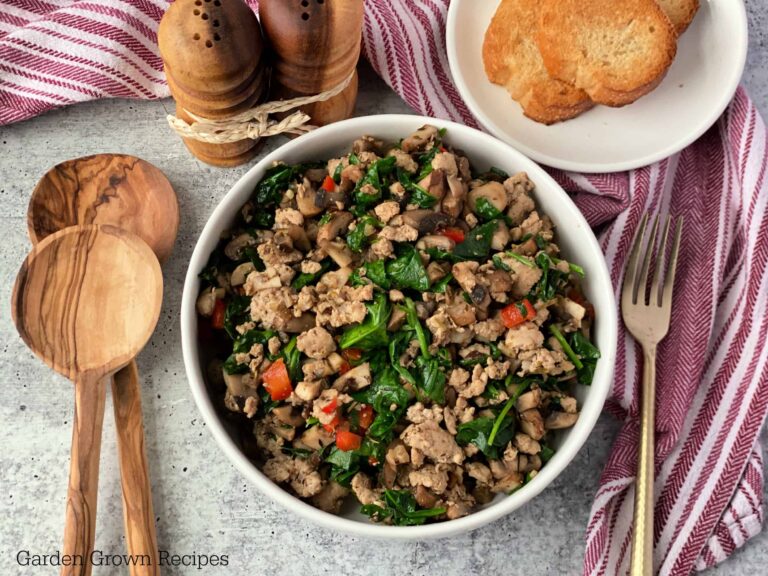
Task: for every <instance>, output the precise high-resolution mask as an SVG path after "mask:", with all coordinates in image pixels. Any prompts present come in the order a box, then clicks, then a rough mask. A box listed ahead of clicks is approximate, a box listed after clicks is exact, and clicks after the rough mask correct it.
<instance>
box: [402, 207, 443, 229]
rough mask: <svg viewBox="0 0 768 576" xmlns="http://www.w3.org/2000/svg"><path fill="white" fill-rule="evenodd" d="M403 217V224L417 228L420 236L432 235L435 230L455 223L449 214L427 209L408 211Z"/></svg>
mask: <svg viewBox="0 0 768 576" xmlns="http://www.w3.org/2000/svg"><path fill="white" fill-rule="evenodd" d="M402 217H403V223H404V224H407V225H408V226H412V227H413V228H416V229H417V230H418V231H419V234H432V233H433V232H434V231H435V230H438V229H440V228H445V227H446V226H450V225H452V224H453V222H454V219H453V218H451V217H450V216H448V215H447V214H443V213H442V212H435V211H434V210H428V209H426V208H421V209H418V210H406V211H405V212H403V214H402Z"/></svg>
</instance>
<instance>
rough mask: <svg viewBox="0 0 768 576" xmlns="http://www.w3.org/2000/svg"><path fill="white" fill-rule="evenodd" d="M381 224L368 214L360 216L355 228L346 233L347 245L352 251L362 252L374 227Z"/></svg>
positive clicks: (379, 226) (374, 229)
mask: <svg viewBox="0 0 768 576" xmlns="http://www.w3.org/2000/svg"><path fill="white" fill-rule="evenodd" d="M382 226H383V224H382V223H381V222H379V221H378V220H377V219H376V218H374V217H373V216H371V215H370V214H365V215H364V216H361V217H360V218H359V219H358V221H357V224H356V225H355V229H354V230H352V231H350V232H349V234H347V245H348V246H349V248H350V249H351V250H352V251H353V252H362V251H363V248H365V247H366V246H368V241H369V239H370V237H371V236H372V235H373V233H374V232H375V231H376V228H381V227H382Z"/></svg>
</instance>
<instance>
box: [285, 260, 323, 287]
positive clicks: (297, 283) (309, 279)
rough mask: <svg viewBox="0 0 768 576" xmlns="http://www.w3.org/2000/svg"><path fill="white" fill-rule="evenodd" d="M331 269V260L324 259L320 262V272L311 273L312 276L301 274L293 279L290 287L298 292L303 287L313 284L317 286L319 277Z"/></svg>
mask: <svg viewBox="0 0 768 576" xmlns="http://www.w3.org/2000/svg"><path fill="white" fill-rule="evenodd" d="M330 268H331V260H330V258H325V259H324V260H323V261H322V262H320V270H318V271H317V272H313V273H312V274H308V273H306V272H302V273H301V274H299V275H298V276H296V278H294V279H293V282H291V287H292V288H293V289H294V290H296V291H299V290H301V289H302V288H304V286H311V285H313V284H317V281H318V280H320V277H321V276H322V275H323V274H325V273H326V272H328V270H330Z"/></svg>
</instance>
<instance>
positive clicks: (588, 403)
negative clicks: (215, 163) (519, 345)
mask: <svg viewBox="0 0 768 576" xmlns="http://www.w3.org/2000/svg"><path fill="white" fill-rule="evenodd" d="M427 123H429V124H434V125H436V126H439V127H445V128H447V129H448V133H447V135H446V141H447V142H449V143H450V144H451V145H453V146H455V147H456V148H459V149H461V150H463V151H464V152H465V153H466V155H467V156H468V158H469V159H470V161H471V162H472V164H473V166H475V167H477V168H479V169H487V168H490V167H491V166H497V167H499V168H502V169H504V170H506V171H507V172H509V173H514V172H518V171H525V172H527V173H528V175H529V176H530V178H531V180H533V182H534V183H535V184H536V192H535V198H536V202H537V205H538V207H539V208H540V209H541V210H542V211H543V212H544V213H545V214H548V215H549V216H550V217H551V218H552V220H553V221H554V223H555V225H556V227H557V229H556V234H557V240H558V244H559V245H560V246H561V248H562V250H563V253H564V254H565V256H566V257H567V258H568V259H569V260H571V259H572V260H573V261H574V262H577V263H579V264H580V265H582V266H583V267H584V270H585V271H586V282H585V284H584V288H585V291H586V295H587V297H588V298H589V300H590V301H591V302H592V303H593V304H594V306H595V310H596V311H597V320H596V324H595V333H594V339H595V341H596V344H597V345H598V346H599V348H600V351H601V353H602V358H601V359H600V360H599V361H598V364H597V370H596V372H595V378H594V381H593V383H592V386H590V387H584V386H579V387H578V390H577V391H576V396H577V398H578V400H579V404H580V405H581V416H580V417H579V420H578V422H577V423H576V425H575V426H574V427H573V428H572V429H570V430H567V431H565V432H564V433H562V434H561V435H560V436H558V437H557V438H556V440H555V443H554V444H555V447H556V448H557V453H556V454H555V456H554V457H553V458H552V459H551V460H550V461H549V462H548V463H547V464H546V466H544V467H543V468H542V470H541V472H540V473H539V474H538V475H537V476H536V477H535V478H533V479H532V480H531V482H529V483H528V484H526V485H525V486H523V487H522V488H521V489H520V490H518V491H517V492H515V493H514V494H512V495H510V496H498V497H497V498H496V499H495V500H493V502H491V503H489V504H487V505H485V506H484V507H482V508H481V509H479V510H477V511H476V512H474V513H472V514H470V515H469V516H466V517H464V518H460V519H457V520H450V521H447V522H441V523H437V524H430V525H425V526H411V527H399V526H385V525H378V524H373V523H371V522H370V521H369V520H368V519H367V518H366V517H364V516H363V515H361V514H360V513H359V512H357V511H355V510H350V511H349V512H348V513H346V514H343V515H340V516H337V515H334V514H330V513H328V512H323V511H322V510H319V509H318V508H315V507H313V506H311V505H309V504H307V503H305V502H303V501H301V500H299V499H298V498H296V497H295V496H293V495H291V494H289V493H288V492H286V491H285V490H283V489H282V488H281V487H280V486H278V485H276V484H274V483H273V482H272V481H271V480H270V479H269V478H267V477H266V476H265V475H264V474H262V473H261V471H260V470H259V469H258V468H257V467H256V466H255V465H254V464H253V463H252V462H251V461H250V460H249V459H248V458H247V457H246V456H245V455H244V454H243V453H242V451H241V450H240V447H239V446H238V444H237V441H236V440H235V439H234V438H233V437H232V436H231V435H230V431H229V430H228V428H227V425H225V423H224V422H223V421H222V419H221V418H220V416H219V415H218V414H217V412H216V410H215V408H214V403H213V402H212V401H211V398H210V397H209V395H208V391H207V388H206V385H205V382H204V379H203V374H204V372H205V367H204V366H202V365H201V359H200V355H199V351H198V341H197V315H196V312H195V301H196V299H197V295H198V292H199V290H200V282H199V280H198V277H197V275H198V273H199V272H200V271H201V270H202V269H203V268H204V267H205V265H206V262H207V260H208V257H209V255H210V254H211V252H213V250H214V248H215V247H216V244H217V242H218V241H219V236H220V234H221V233H222V231H223V230H225V229H227V228H228V227H229V226H230V225H231V224H232V222H233V221H234V220H235V217H236V215H237V212H238V211H239V210H240V208H241V206H242V205H243V204H245V202H246V201H247V200H248V199H249V197H250V195H251V193H252V192H253V189H254V187H255V185H256V183H257V182H259V180H260V179H261V178H262V176H263V175H264V172H265V171H266V170H267V168H269V167H270V166H271V165H272V163H273V162H275V161H276V160H282V161H284V162H286V163H289V164H291V163H298V162H302V161H308V160H324V159H327V158H331V157H333V156H339V155H341V154H342V153H344V152H346V151H348V150H349V148H350V146H351V144H352V142H353V141H354V140H355V139H357V138H359V137H360V136H361V135H363V134H370V135H373V136H376V137H380V138H383V139H384V140H390V141H396V140H398V139H400V138H402V137H404V136H406V135H408V134H409V133H411V132H413V131H414V130H416V129H417V128H419V127H420V126H422V125H424V124H427ZM616 329H617V317H616V305H615V301H614V293H613V288H612V286H611V281H610V276H609V273H608V269H607V267H606V265H605V260H604V259H603V254H602V252H601V250H600V246H599V245H598V243H597V240H596V239H595V236H594V235H593V234H592V231H591V230H590V228H589V225H588V224H587V222H586V220H585V219H584V217H583V216H582V215H581V213H580V212H579V210H578V209H577V208H576V206H575V205H574V204H573V202H572V201H571V199H570V198H569V197H568V196H567V195H566V193H565V192H564V191H563V190H562V188H560V186H558V185H557V184H556V183H555V181H554V180H553V179H552V178H550V176H549V175H547V173H546V172H544V170H542V169H541V168H540V167H539V166H537V165H536V164H535V163H534V162H532V161H531V160H529V159H528V158H526V157H525V156H523V155H522V154H521V153H519V152H517V151H516V150H513V149H512V148H510V147H509V146H508V145H506V144H504V143H502V142H500V141H499V140H496V139H495V138H493V137H492V136H489V135H487V134H484V133H483V132H480V131H478V130H474V129H472V128H467V127H466V126H462V125H460V124H454V123H452V122H446V121H443V120H435V119H432V118H425V117H421V116H407V115H381V116H368V117H363V118H354V119H351V120H346V121H344V122H338V123H336V124H332V125H330V126H326V127H324V128H321V129H319V130H316V131H314V132H311V133H309V134H306V135H304V136H301V137H300V138H297V139H295V140H293V141H291V142H289V143H288V144H286V145H284V146H282V147H281V148H278V149H277V150H275V151H274V152H272V153H271V154H269V155H268V156H266V157H265V158H263V159H262V160H261V161H260V162H259V163H258V164H256V165H255V166H254V167H253V168H251V169H250V170H249V171H248V172H247V173H246V174H245V175H244V176H243V177H242V178H241V179H240V180H239V181H238V182H237V183H236V184H235V185H234V186H233V187H232V189H231V190H230V191H229V192H228V193H227V194H226V196H225V197H224V199H223V200H222V201H221V203H220V204H219V205H218V206H217V207H216V210H214V212H213V215H212V216H211V218H210V219H209V220H208V223H207V224H206V225H205V228H204V229H203V233H202V234H201V235H200V239H199V240H198V242H197V246H195V250H194V252H193V254H192V260H191V261H190V264H189V270H188V271H187V277H186V281H185V283H184V296H183V299H182V304H181V343H182V349H183V352H184V364H185V367H186V371H187V377H188V378H189V385H190V387H191V388H192V394H193V395H194V398H195V402H197V406H198V408H199V409H200V412H201V413H202V415H203V418H204V419H205V422H206V424H207V425H208V429H209V430H210V431H211V432H212V433H213V436H214V438H215V439H216V442H217V443H218V444H219V446H221V449H222V450H223V451H224V453H225V454H226V455H227V456H228V457H229V459H230V460H231V461H232V462H233V463H234V465H235V466H236V467H237V468H238V470H240V472H241V473H242V474H243V475H244V476H245V477H246V478H248V479H249V480H251V481H252V482H253V483H254V484H255V485H256V486H257V487H258V488H259V489H260V490H261V491H262V492H264V493H265V494H267V495H268V496H270V497H271V498H272V499H274V500H275V501H277V502H279V503H280V504H282V505H283V506H285V507H286V508H288V509H290V510H292V511H294V512H296V513H297V514H299V515H301V516H303V517H305V518H307V519H308V520H311V521H313V522H316V523H318V524H320V525H322V526H324V527H327V528H331V529H334V530H339V531H343V532H347V533H351V534H354V535H357V536H367V537H374V538H391V539H425V538H437V537H444V536H449V535H453V534H458V533H461V532H466V531H468V530H472V529H475V528H478V527H480V526H483V525H485V524H487V523H489V522H492V521H493V520H496V519H498V518H499V517H501V516H503V515H504V514H508V513H509V512H511V511H513V510H515V509H516V508H519V507H520V506H522V505H523V504H525V503H526V502H528V501H529V500H531V499H532V498H533V497H534V496H536V495H537V494H539V493H540V492H541V491H542V490H544V488H546V487H547V485H549V483H550V482H552V480H554V479H555V478H556V477H557V475H558V474H560V472H562V471H563V469H564V468H565V467H566V466H567V465H568V463H569V462H570V461H571V460H572V459H573V457H574V456H575V455H576V453H577V452H578V451H579V449H580V448H581V446H582V445H583V444H584V441H585V440H586V439H587V436H589V433H590V432H591V431H592V428H593V427H594V425H595V422H596V421H597V418H598V416H599V415H600V412H601V410H602V408H603V403H604V402H605V398H606V396H607V395H608V390H609V388H610V385H611V381H612V378H613V367H614V360H615V354H616Z"/></svg>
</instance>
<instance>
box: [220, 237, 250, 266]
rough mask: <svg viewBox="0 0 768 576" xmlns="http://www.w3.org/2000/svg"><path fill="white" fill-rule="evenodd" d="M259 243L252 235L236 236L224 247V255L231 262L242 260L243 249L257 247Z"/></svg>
mask: <svg viewBox="0 0 768 576" xmlns="http://www.w3.org/2000/svg"><path fill="white" fill-rule="evenodd" d="M257 243H258V241H257V240H256V238H254V237H253V236H251V235H250V234H247V233H245V234H240V235H239V236H236V237H235V238H233V239H232V240H230V241H229V243H228V244H227V245H226V246H225V247H224V254H225V255H226V257H227V258H229V259H230V260H240V258H241V257H242V255H243V249H244V248H247V247H248V246H255V245H256V244H257Z"/></svg>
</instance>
